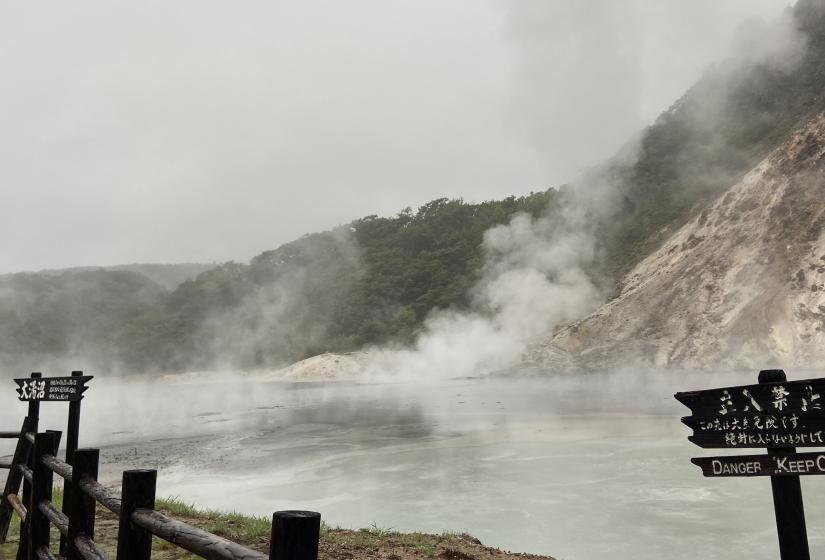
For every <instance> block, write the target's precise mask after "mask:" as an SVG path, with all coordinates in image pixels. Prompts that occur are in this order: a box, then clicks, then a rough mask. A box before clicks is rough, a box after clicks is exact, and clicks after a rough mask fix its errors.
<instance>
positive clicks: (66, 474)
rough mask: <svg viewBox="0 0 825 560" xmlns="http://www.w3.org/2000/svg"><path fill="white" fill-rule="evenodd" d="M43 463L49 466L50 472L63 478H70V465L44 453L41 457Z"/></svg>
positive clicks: (69, 479)
mask: <svg viewBox="0 0 825 560" xmlns="http://www.w3.org/2000/svg"><path fill="white" fill-rule="evenodd" d="M43 463H44V464H45V465H46V466H47V467H49V468H50V469H51V470H52V472H53V473H54V474H56V475H58V476H60V477H61V478H64V479H65V480H68V481H71V480H72V467H71V466H70V465H67V464H66V463H65V462H63V461H61V460H60V459H58V458H57V457H55V456H54V455H46V456H44V457H43ZM64 492H65V490H64Z"/></svg>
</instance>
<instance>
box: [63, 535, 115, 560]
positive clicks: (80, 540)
mask: <svg viewBox="0 0 825 560" xmlns="http://www.w3.org/2000/svg"><path fill="white" fill-rule="evenodd" d="M71 543H72V546H69V547H67V548H68V549H69V550H75V551H77V554H79V555H80V558H83V559H84V560H109V559H108V558H106V555H105V554H103V551H102V550H100V548H98V546H97V545H96V544H95V541H94V540H93V539H91V538H89V537H88V536H86V535H78V536H76V537H75V538H74V539H73V540H72V541H71Z"/></svg>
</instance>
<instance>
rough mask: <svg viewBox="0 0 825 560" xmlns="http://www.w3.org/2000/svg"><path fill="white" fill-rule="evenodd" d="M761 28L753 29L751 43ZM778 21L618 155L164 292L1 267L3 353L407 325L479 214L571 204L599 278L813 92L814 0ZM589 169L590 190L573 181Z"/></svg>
mask: <svg viewBox="0 0 825 560" xmlns="http://www.w3.org/2000/svg"><path fill="white" fill-rule="evenodd" d="M769 32H771V30H769V29H756V30H751V35H754V36H755V37H756V39H757V41H756V43H754V44H756V45H758V44H759V41H758V39H759V38H760V37H761V36H763V35H765V34H766V33H769ZM784 33H785V34H786V35H787V36H788V37H789V42H788V44H787V45H784V46H783V47H782V49H780V50H778V51H766V52H764V53H757V54H754V53H753V51H754V49H753V48H750V47H749V46H748V45H747V44H746V45H745V46H743V47H742V48H741V49H740V51H741V52H739V54H738V55H737V57H735V58H734V59H732V60H730V61H727V62H725V63H722V64H719V65H718V66H715V67H713V68H711V69H709V70H708V71H707V72H706V74H705V75H704V76H703V77H702V79H701V80H700V81H699V82H698V83H697V84H696V85H695V86H694V87H692V88H691V89H690V90H689V91H688V92H687V93H686V94H685V95H684V96H683V97H682V98H681V99H679V100H678V101H677V102H676V103H675V104H674V105H673V106H672V107H671V108H670V109H669V110H668V111H666V112H665V113H663V114H662V115H661V116H660V117H659V118H658V119H657V120H656V121H655V122H654V123H653V124H652V125H651V126H650V127H648V128H647V129H646V130H644V131H642V133H641V135H640V139H639V142H638V144H634V145H633V148H634V149H632V150H630V151H632V152H633V157H630V158H628V157H623V158H621V159H618V158H617V159H616V160H614V161H613V162H609V163H607V164H605V165H604V166H602V167H601V168H600V170H599V171H597V172H596V173H595V175H594V174H591V175H590V176H589V177H588V178H587V179H585V180H583V181H578V182H574V183H573V186H571V187H564V188H561V189H552V188H551V189H548V190H546V191H543V192H538V193H533V194H529V195H526V196H519V197H515V196H513V197H509V198H507V199H504V200H501V201H488V202H482V203H468V202H464V201H461V200H447V199H438V200H434V201H432V202H430V203H428V204H425V205H423V206H421V207H420V208H419V209H417V210H415V211H413V210H411V209H406V210H404V211H402V212H400V213H399V214H398V215H396V216H393V217H378V216H368V217H365V218H362V219H359V220H355V221H354V222H352V223H350V224H346V225H343V226H340V227H338V228H336V229H334V230H332V231H328V232H324V233H315V234H311V235H307V236H304V237H302V238H300V239H298V240H296V241H293V242H291V243H287V244H286V245H283V246H281V247H279V248H278V249H275V250H273V251H267V252H265V253H262V254H261V255H259V256H257V257H255V258H254V259H252V261H251V262H250V263H249V264H241V263H234V262H230V263H226V264H222V265H219V266H216V267H214V268H212V269H210V270H208V271H206V272H203V273H201V274H199V275H198V276H197V277H196V278H194V279H191V280H188V281H185V282H183V283H182V284H180V285H179V286H177V287H176V288H175V289H174V290H171V291H169V290H168V289H166V288H164V287H162V286H160V285H158V284H157V283H155V282H153V281H152V280H150V279H149V278H147V277H146V276H145V275H143V274H140V273H139V272H140V271H137V272H135V271H105V270H97V271H81V272H65V273H59V274H50V275H43V274H24V275H15V276H6V277H0V364H2V365H3V367H4V368H5V370H6V371H8V372H15V373H19V372H21V371H22V372H25V371H28V370H31V369H41V368H45V367H46V366H47V365H48V364H49V363H50V361H51V360H60V359H62V361H61V362H59V363H62V364H64V365H63V367H87V368H94V367H97V368H108V369H117V370H122V371H128V372H142V371H158V370H161V371H171V370H186V369H192V368H205V367H222V366H225V367H270V366H279V365H283V364H286V363H288V362H290V361H294V360H297V359H301V358H304V357H307V356H310V355H313V354H316V353H319V352H323V351H346V350H355V349H359V348H361V347H362V346H363V345H365V344H380V343H384V342H388V341H399V342H405V341H409V340H411V339H412V338H413V337H414V335H415V333H416V332H417V331H418V330H419V329H420V328H421V326H422V322H423V321H424V319H425V318H426V316H427V315H428V313H430V312H431V311H432V310H434V309H439V308H447V307H456V308H463V307H466V306H467V305H468V303H469V301H470V299H471V298H472V290H471V288H472V286H474V284H475V283H476V282H477V280H478V279H479V277H480V274H481V270H482V266H483V263H484V249H483V245H482V240H483V234H484V232H485V231H486V230H488V229H489V228H491V227H493V226H495V225H499V224H503V223H506V222H508V221H509V220H510V218H511V217H512V216H514V215H515V214H517V213H520V212H525V213H528V214H530V215H531V216H533V217H537V216H539V215H548V216H549V217H550V219H551V220H559V221H561V220H564V219H565V216H566V213H565V212H563V211H562V209H564V208H568V207H569V206H570V205H571V204H572V205H577V204H578V205H583V206H584V208H583V209H584V210H585V213H586V214H587V215H588V219H589V220H590V221H591V222H592V223H593V224H594V226H593V232H592V233H593V235H595V237H596V244H597V246H598V249H599V251H597V255H598V258H597V259H596V260H594V261H593V262H592V263H590V265H589V272H590V273H591V274H592V275H593V276H594V277H597V278H598V282H599V284H600V285H601V286H603V287H604V288H605V292H606V293H608V292H610V291H612V287H611V284H612V283H615V282H616V281H617V280H618V279H619V278H620V277H621V275H622V273H623V272H624V271H626V270H628V269H629V268H630V267H632V266H633V265H634V264H636V263H638V262H639V261H640V260H641V259H642V258H644V257H645V256H646V255H648V254H650V253H651V251H653V250H655V249H656V248H657V247H658V245H659V244H660V242H661V240H662V239H663V238H664V237H665V236H666V233H667V232H672V231H673V230H675V229H676V228H678V227H679V226H680V225H682V224H683V223H685V222H686V221H687V220H688V218H690V217H691V216H695V215H696V213H698V212H700V211H701V210H702V209H703V208H704V206H705V205H706V204H707V203H708V201H710V200H712V199H713V197H714V196H715V195H716V194H718V193H720V192H722V191H723V190H725V189H727V188H728V187H730V186H731V185H733V184H735V183H736V182H737V181H739V179H741V177H742V176H743V175H744V173H745V172H746V171H748V170H749V169H751V168H752V167H753V166H754V165H755V164H756V163H757V162H758V161H759V160H761V159H762V158H763V157H765V155H766V154H767V153H768V152H769V151H770V150H772V149H773V148H775V147H776V146H777V145H778V144H780V143H781V142H782V141H783V140H784V139H785V138H786V137H787V135H788V134H789V132H790V131H791V130H792V129H794V128H795V127H797V126H798V125H800V124H801V123H803V122H805V121H806V120H807V119H808V118H810V116H811V115H813V114H815V113H816V112H818V111H821V110H823V109H825V96H823V90H824V89H825V2H823V1H822V0H801V1H800V2H799V3H798V4H797V5H796V6H795V8H794V9H793V12H792V14H791V18H790V24H789V27H788V29H786V30H785V31H784ZM605 95H609V92H605ZM591 181H593V182H594V183H595V182H598V183H599V184H600V185H601V188H602V191H599V192H600V194H599V196H582V194H583V193H584V194H586V193H588V192H590V190H589V189H591V187H592V186H593V185H591V184H590V182H591ZM605 186H606V187H605ZM521 187H522V186H520V185H513V186H512V188H513V191H519V190H520V189H521ZM591 190H592V189H591ZM307 211H311V209H308V210H307ZM548 241H551V240H548ZM68 364H70V365H68Z"/></svg>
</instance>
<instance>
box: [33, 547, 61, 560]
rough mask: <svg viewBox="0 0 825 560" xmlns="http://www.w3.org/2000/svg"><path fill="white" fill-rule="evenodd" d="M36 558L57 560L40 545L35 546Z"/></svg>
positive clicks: (38, 559)
mask: <svg viewBox="0 0 825 560" xmlns="http://www.w3.org/2000/svg"><path fill="white" fill-rule="evenodd" d="M37 560H57V558H56V557H55V555H54V554H52V553H51V552H49V549H48V548H46V547H45V546H40V547H38V548H37Z"/></svg>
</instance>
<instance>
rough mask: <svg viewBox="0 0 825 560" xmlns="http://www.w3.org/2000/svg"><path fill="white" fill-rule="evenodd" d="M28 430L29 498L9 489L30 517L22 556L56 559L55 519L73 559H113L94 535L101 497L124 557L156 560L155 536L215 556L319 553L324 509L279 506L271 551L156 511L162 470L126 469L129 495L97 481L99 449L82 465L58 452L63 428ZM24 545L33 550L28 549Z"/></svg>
mask: <svg viewBox="0 0 825 560" xmlns="http://www.w3.org/2000/svg"><path fill="white" fill-rule="evenodd" d="M22 433H23V434H25V436H26V437H25V439H26V440H27V441H30V442H31V443H32V460H31V461H30V462H29V465H30V466H28V467H27V466H25V465H22V464H17V467H18V468H17V471H18V472H19V473H20V476H22V477H23V478H24V480H26V481H27V482H28V483H29V486H30V489H31V490H30V492H29V494H28V496H27V497H28V500H26V499H25V497H24V500H22V501H21V500H20V499H19V498H18V497H17V495H16V494H8V495H7V496H6V500H7V501H8V502H9V504H10V505H11V506H12V508H13V509H14V511H15V512H17V514H18V515H19V516H20V518H21V520H22V522H21V531H22V532H21V540H20V550H19V551H18V558H21V559H22V558H27V557H28V556H27V554H28V551H32V552H33V553H34V554H33V555H32V556H33V557H36V558H38V559H43V560H46V559H53V558H56V557H55V556H54V555H53V554H52V553H51V552H50V551H49V527H50V526H52V525H53V526H55V527H57V529H58V530H59V532H60V534H61V535H63V536H64V537H65V543H66V555H65V558H66V560H80V559H83V560H105V558H106V556H105V555H104V554H103V552H102V551H101V550H100V548H99V547H98V546H97V544H95V541H94V533H95V510H96V505H97V504H101V505H102V506H104V507H105V508H106V509H108V510H109V511H111V512H112V513H114V514H115V515H117V516H118V517H119V519H120V521H119V525H118V537H117V560H149V559H150V557H151V549H152V536H153V535H154V536H156V537H159V538H161V539H164V540H166V541H168V542H170V543H172V544H174V545H176V546H178V547H180V548H183V549H185V550H188V551H189V552H192V553H193V554H195V555H197V556H200V557H201V558H206V559H208V560H317V558H318V540H319V537H320V527H321V515H320V514H319V513H316V512H307V511H278V512H275V513H274V514H273V518H272V531H271V545H270V553H269V555H266V554H263V553H261V552H257V551H255V550H251V549H249V548H246V547H245V546H242V545H240V544H238V543H235V542H232V541H230V540H227V539H225V538H223V537H220V536H218V535H214V534H212V533H209V532H207V531H204V530H203V529H200V528H198V527H194V526H192V525H189V524H188V523H184V522H183V521H179V520H177V519H174V518H172V517H170V516H168V515H165V514H163V513H161V512H158V511H155V488H156V481H157V471H155V470H129V471H125V472H124V473H123V482H122V488H121V496H117V495H116V494H114V493H113V492H112V491H110V490H109V489H107V488H106V487H104V486H103V485H101V484H100V483H99V482H98V481H97V471H98V463H99V455H100V451H99V450H98V449H77V450H75V451H74V456H73V463H74V465H69V464H68V463H66V462H65V461H62V460H60V459H59V458H58V457H57V448H58V446H59V443H60V436H61V433H60V432H54V431H48V432H45V433H36V434H35V433H27V432H26V431H25V430H24V431H23V432H22ZM29 435H31V437H30V438H29V437H28V436H29ZM18 436H19V433H18ZM23 439H24V438H20V440H23ZM54 474H57V475H58V476H60V477H62V478H63V479H64V480H65V481H66V482H65V484H64V492H66V491H70V492H71V493H72V496H73V498H72V501H71V504H69V507H68V515H67V514H66V513H64V512H61V511H60V510H59V509H57V507H55V505H54V504H53V503H52V484H53V478H54ZM64 511H65V510H64ZM21 551H22V552H25V553H26V554H21Z"/></svg>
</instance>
